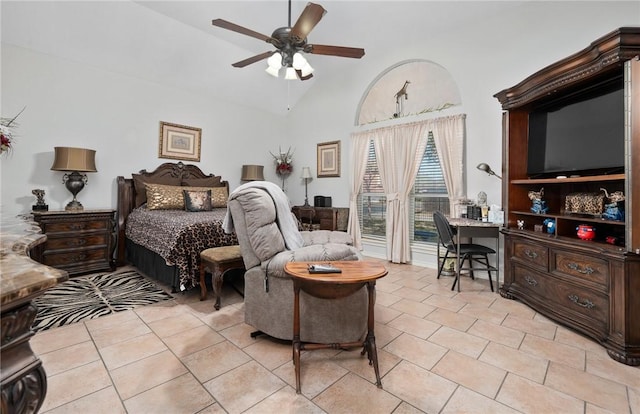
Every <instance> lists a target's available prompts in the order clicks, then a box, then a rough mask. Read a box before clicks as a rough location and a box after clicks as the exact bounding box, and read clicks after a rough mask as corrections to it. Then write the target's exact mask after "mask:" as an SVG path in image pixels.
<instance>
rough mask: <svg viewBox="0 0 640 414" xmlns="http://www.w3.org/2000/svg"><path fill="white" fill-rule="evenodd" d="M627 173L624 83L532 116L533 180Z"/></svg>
mask: <svg viewBox="0 0 640 414" xmlns="http://www.w3.org/2000/svg"><path fill="white" fill-rule="evenodd" d="M623 171H624V82H623V78H622V77H617V78H615V79H613V80H609V81H606V82H603V83H600V84H598V85H596V86H594V87H592V88H589V89H588V90H586V91H581V92H580V93H576V94H573V95H571V96H570V97H566V98H563V99H561V100H555V101H553V102H550V103H547V104H545V105H544V106H539V107H537V108H534V110H533V111H532V112H531V113H529V136H528V163H527V174H528V176H529V177H530V178H535V177H540V178H546V177H552V176H557V175H567V176H570V175H585V174H589V173H594V174H607V173H621V172H623Z"/></svg>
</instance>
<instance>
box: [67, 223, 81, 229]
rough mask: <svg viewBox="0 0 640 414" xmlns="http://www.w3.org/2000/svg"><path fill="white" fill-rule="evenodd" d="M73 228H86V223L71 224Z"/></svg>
mask: <svg viewBox="0 0 640 414" xmlns="http://www.w3.org/2000/svg"><path fill="white" fill-rule="evenodd" d="M69 228H70V229H71V230H84V223H74V224H71V225H70V226H69Z"/></svg>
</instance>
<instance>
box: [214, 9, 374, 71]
mask: <svg viewBox="0 0 640 414" xmlns="http://www.w3.org/2000/svg"><path fill="white" fill-rule="evenodd" d="M326 12H327V11H326V10H325V9H324V8H323V7H322V6H320V5H319V4H315V3H307V6H306V7H305V9H304V10H303V11H302V14H300V17H298V20H297V21H296V23H295V25H294V26H291V0H289V21H288V26H287V27H279V28H277V29H276V30H274V31H273V33H272V34H271V36H266V35H263V34H262V33H258V32H255V31H253V30H250V29H247V28H245V27H242V26H239V25H237V24H235V23H231V22H228V21H226V20H223V19H215V20H212V21H211V24H213V25H214V26H217V27H221V28H223V29H227V30H231V31H234V32H237V33H240V34H243V35H247V36H251V37H255V38H256V39H260V40H263V41H265V42H267V43H270V44H272V45H273V46H275V48H276V50H274V51H268V52H264V53H260V54H259V55H255V56H252V57H250V58H247V59H244V60H241V61H239V62H236V63H233V64H232V66H233V67H236V68H243V67H245V66H248V65H250V64H252V63H256V62H259V61H261V60H263V59H267V63H268V65H269V67H268V68H267V69H266V71H267V73H269V74H271V75H273V76H275V77H277V76H278V74H279V71H280V68H282V67H285V68H286V71H285V79H300V80H307V79H310V78H311V77H312V76H313V74H312V73H311V72H313V68H312V67H311V65H309V63H308V62H307V60H306V59H305V58H304V56H303V55H302V53H311V54H316V55H329V56H340V57H348V58H356V59H360V58H361V57H362V56H364V49H360V48H355V47H344V46H328V45H316V44H311V43H307V36H308V35H309V33H310V32H311V30H313V28H314V27H315V26H316V25H317V24H318V22H319V21H320V19H322V17H323V16H324V14H325V13H326Z"/></svg>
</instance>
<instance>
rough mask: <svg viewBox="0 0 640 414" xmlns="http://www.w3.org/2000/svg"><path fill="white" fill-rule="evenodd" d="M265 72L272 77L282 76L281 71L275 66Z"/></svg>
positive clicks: (269, 67)
mask: <svg viewBox="0 0 640 414" xmlns="http://www.w3.org/2000/svg"><path fill="white" fill-rule="evenodd" d="M264 71H265V72H267V73H268V74H269V75H271V76H273V77H276V78H277V77H278V75H279V74H280V69H276V68H274V67H273V66H268V67H267V68H266V69H265V70H264Z"/></svg>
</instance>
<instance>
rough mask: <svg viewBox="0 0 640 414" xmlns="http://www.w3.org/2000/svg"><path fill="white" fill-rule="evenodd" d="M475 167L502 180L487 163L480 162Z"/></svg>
mask: <svg viewBox="0 0 640 414" xmlns="http://www.w3.org/2000/svg"><path fill="white" fill-rule="evenodd" d="M476 168H477V169H479V170H480V171H484V172H486V173H487V174H489V175H494V176H496V177H498V178H499V179H501V180H502V177H500V176H499V175H498V174H496V173H495V172H493V170H492V169H491V167H489V164H486V163H484V162H481V163H480V164H478V166H477V167H476Z"/></svg>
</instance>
